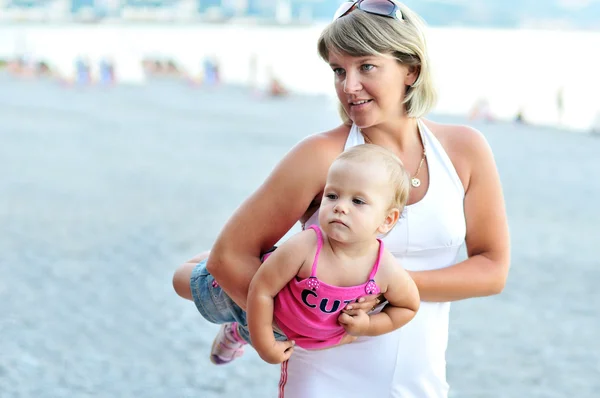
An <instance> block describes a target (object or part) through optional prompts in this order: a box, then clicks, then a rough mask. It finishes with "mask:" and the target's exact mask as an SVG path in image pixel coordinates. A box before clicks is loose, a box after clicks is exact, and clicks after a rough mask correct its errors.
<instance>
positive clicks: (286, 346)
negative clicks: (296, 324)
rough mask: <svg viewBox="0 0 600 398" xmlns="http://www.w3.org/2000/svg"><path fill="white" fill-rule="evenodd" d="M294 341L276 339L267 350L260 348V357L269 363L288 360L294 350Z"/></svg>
mask: <svg viewBox="0 0 600 398" xmlns="http://www.w3.org/2000/svg"><path fill="white" fill-rule="evenodd" d="M295 344H296V343H295V342H294V341H289V340H286V341H275V343H274V344H273V345H272V346H271V347H270V348H269V349H267V350H258V349H257V351H258V354H259V355H260V357H261V358H262V359H263V360H264V361H265V362H268V363H272V364H278V363H282V362H285V361H287V360H288V359H290V356H292V353H293V352H294V345H295Z"/></svg>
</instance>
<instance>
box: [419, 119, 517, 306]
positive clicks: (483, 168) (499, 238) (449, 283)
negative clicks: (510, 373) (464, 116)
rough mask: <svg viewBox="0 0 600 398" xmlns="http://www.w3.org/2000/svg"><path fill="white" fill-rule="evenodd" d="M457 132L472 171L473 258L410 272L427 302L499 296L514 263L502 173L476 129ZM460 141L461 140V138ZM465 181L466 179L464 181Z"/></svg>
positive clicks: (469, 219) (468, 208)
mask: <svg viewBox="0 0 600 398" xmlns="http://www.w3.org/2000/svg"><path fill="white" fill-rule="evenodd" d="M459 129H460V131H457V132H456V134H454V136H453V137H454V139H455V143H454V144H453V145H458V146H459V147H460V151H461V152H462V155H461V156H462V157H464V159H463V160H465V162H464V163H465V164H467V165H468V166H467V167H468V170H464V168H463V169H461V172H462V173H461V174H462V177H464V176H465V175H466V176H468V179H467V183H468V184H467V189H466V192H465V200H464V210H465V217H466V223H467V236H466V245H467V253H468V259H467V260H465V261H462V262H460V263H458V264H456V265H453V266H450V267H447V268H443V269H439V270H433V271H415V272H410V275H411V276H412V278H413V279H414V281H415V283H416V284H417V286H418V288H419V293H420V295H421V299H422V300H423V301H435V302H444V301H454V300H461V299H465V298H469V297H479V296H489V295H493V294H498V293H500V292H501V291H502V290H503V289H504V285H505V284H506V279H507V276H508V269H509V266H510V242H509V241H510V238H509V231H508V223H507V219H506V210H505V205H504V198H503V194H502V187H501V185H500V177H499V175H498V171H497V169H496V164H495V161H494V157H493V154H492V151H491V149H490V147H489V145H488V144H487V142H486V140H485V138H484V137H483V136H482V135H481V134H480V133H479V132H477V131H476V130H473V129H470V128H465V127H460V128H459ZM456 141H458V142H456ZM463 181H464V180H463Z"/></svg>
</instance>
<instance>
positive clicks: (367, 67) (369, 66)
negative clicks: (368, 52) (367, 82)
mask: <svg viewBox="0 0 600 398" xmlns="http://www.w3.org/2000/svg"><path fill="white" fill-rule="evenodd" d="M374 67H375V65H371V64H364V65H361V68H362V70H364V71H365V72H368V71H370V70H371V69H373V68H374Z"/></svg>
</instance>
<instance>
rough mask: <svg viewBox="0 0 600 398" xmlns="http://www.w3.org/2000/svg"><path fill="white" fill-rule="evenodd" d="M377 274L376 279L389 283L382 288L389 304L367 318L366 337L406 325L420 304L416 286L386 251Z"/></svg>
mask: <svg viewBox="0 0 600 398" xmlns="http://www.w3.org/2000/svg"><path fill="white" fill-rule="evenodd" d="M378 274H379V275H378V278H377V279H379V280H382V281H389V282H388V284H387V287H386V286H382V287H383V289H382V291H383V292H384V294H383V295H384V296H385V299H386V300H387V301H388V302H389V303H388V304H387V305H386V306H385V307H384V308H383V310H382V311H381V312H380V313H378V314H373V315H370V316H369V327H368V329H367V330H366V332H365V333H364V335H366V336H378V335H380V334H384V333H389V332H391V331H393V330H396V329H398V328H400V327H402V326H404V325H406V324H407V323H408V322H409V321H410V320H411V319H413V318H414V316H415V315H416V314H417V311H418V310H419V305H420V303H421V302H420V298H419V290H418V289H417V285H415V282H414V281H413V280H412V278H411V277H410V276H409V275H408V272H406V270H404V268H402V266H401V265H400V264H399V263H398V260H396V258H395V257H394V256H393V255H392V254H391V253H390V252H389V251H387V250H386V251H385V252H384V255H383V256H382V262H381V264H380V268H379V271H378Z"/></svg>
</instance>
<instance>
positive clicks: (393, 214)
mask: <svg viewBox="0 0 600 398" xmlns="http://www.w3.org/2000/svg"><path fill="white" fill-rule="evenodd" d="M398 218H400V210H399V209H397V208H393V209H390V210H389V211H388V213H387V215H386V216H385V220H383V223H382V224H381V225H380V226H379V228H378V229H377V231H378V232H379V233H380V234H382V235H385V234H387V233H388V232H390V231H391V230H392V228H394V225H396V223H397V222H398Z"/></svg>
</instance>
